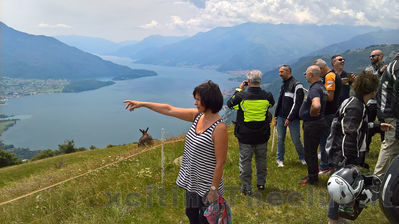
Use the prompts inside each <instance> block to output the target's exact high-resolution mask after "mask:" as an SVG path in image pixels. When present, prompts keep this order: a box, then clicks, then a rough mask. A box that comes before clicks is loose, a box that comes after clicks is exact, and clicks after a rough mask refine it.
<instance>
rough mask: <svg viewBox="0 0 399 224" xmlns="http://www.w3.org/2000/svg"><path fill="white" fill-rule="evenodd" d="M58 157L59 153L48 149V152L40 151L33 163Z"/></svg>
mask: <svg viewBox="0 0 399 224" xmlns="http://www.w3.org/2000/svg"><path fill="white" fill-rule="evenodd" d="M56 155H57V152H55V151H53V150H51V149H47V150H43V151H40V153H39V154H37V155H36V156H35V157H33V159H32V161H35V160H39V159H44V158H49V157H53V156H56Z"/></svg>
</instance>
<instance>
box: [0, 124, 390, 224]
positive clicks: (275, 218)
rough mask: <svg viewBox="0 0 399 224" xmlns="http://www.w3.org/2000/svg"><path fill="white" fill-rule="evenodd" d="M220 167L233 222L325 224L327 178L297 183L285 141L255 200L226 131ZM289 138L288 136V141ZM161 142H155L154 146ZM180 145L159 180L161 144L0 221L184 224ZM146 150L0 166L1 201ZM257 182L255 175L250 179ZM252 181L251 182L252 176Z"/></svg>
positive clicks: (368, 217) (26, 203)
mask: <svg viewBox="0 0 399 224" xmlns="http://www.w3.org/2000/svg"><path fill="white" fill-rule="evenodd" d="M229 133H230V134H229V153H228V158H227V163H226V167H225V172H224V180H225V184H226V186H227V187H226V195H225V196H226V198H227V200H228V201H229V203H230V204H231V207H232V211H233V217H234V223H327V218H326V213H327V202H328V196H327V190H326V182H327V179H328V178H327V177H322V178H321V183H320V184H319V185H317V186H306V187H301V186H298V184H297V183H298V181H299V178H300V177H301V176H303V175H305V174H306V167H305V166H302V165H301V164H300V163H299V161H298V160H297V156H296V153H295V150H294V148H293V145H292V143H291V141H290V140H289V139H287V140H288V141H287V142H286V161H285V164H286V166H285V167H284V168H277V165H276V163H275V154H276V152H275V150H274V152H271V151H270V146H271V141H269V152H268V153H269V154H268V177H267V184H266V190H265V191H264V192H257V191H255V192H254V196H253V197H245V196H243V195H241V194H240V193H239V191H238V190H239V186H240V181H239V178H238V145H237V140H236V139H235V137H234V135H233V134H232V128H230V129H229ZM288 137H289V136H287V138H288ZM378 138H379V136H378V137H377V136H376V137H375V138H374V140H375V141H374V143H373V145H372V147H371V148H372V152H371V153H370V156H369V158H368V162H369V164H370V165H372V168H374V164H375V162H376V159H377V156H378V150H379V144H380V143H379V140H378ZM157 144H158V143H157ZM183 147H184V142H183V139H182V138H181V139H180V141H177V142H172V143H169V144H166V145H165V183H164V184H163V185H162V184H161V168H160V164H161V162H160V147H155V148H154V149H152V150H149V151H147V152H144V153H142V154H139V155H137V156H135V157H131V158H129V159H127V160H124V161H122V162H119V163H116V164H114V165H112V166H109V167H106V168H104V169H101V170H99V171H95V172H93V173H90V174H88V175H85V176H82V177H79V178H77V179H74V180H71V181H69V182H66V183H63V184H61V185H58V186H56V187H54V188H51V189H48V190H45V191H42V192H39V193H36V194H33V195H31V196H28V197H26V198H23V199H20V200H17V201H14V202H12V203H9V204H6V205H2V206H0V223H22V222H23V223H181V222H182V223H188V220H187V218H186V216H185V214H184V198H183V196H184V191H183V190H181V189H179V188H178V187H176V184H175V180H176V177H177V174H178V171H179V167H178V166H176V165H174V164H173V160H174V159H175V158H176V157H178V156H180V155H181V154H182V152H183ZM140 150H143V149H142V148H137V145H136V144H134V145H133V144H132V145H125V146H117V147H114V148H107V149H98V150H94V151H86V152H79V153H75V154H70V155H63V156H59V157H54V158H48V159H44V160H40V161H36V162H31V163H27V164H22V165H18V166H13V167H7V168H3V169H0V202H2V201H6V200H9V199H11V198H14V197H17V196H19V195H22V194H24V193H28V192H30V191H33V190H36V189H38V188H40V187H45V186H48V185H50V184H52V183H55V182H57V181H60V180H63V179H66V178H68V177H70V176H73V175H77V174H80V173H82V172H84V171H86V170H89V169H94V168H96V167H99V166H101V165H104V164H107V163H108V162H111V161H115V160H118V159H120V158H122V157H125V156H127V155H129V154H132V153H135V152H138V151H140ZM253 179H255V178H253ZM253 181H254V182H253V185H254V186H256V183H255V180H253ZM355 223H387V220H386V218H385V217H384V215H383V213H382V212H381V210H380V209H379V207H378V204H374V205H371V206H370V207H369V208H367V209H365V210H363V212H362V214H361V215H360V217H359V218H358V220H356V222H355Z"/></svg>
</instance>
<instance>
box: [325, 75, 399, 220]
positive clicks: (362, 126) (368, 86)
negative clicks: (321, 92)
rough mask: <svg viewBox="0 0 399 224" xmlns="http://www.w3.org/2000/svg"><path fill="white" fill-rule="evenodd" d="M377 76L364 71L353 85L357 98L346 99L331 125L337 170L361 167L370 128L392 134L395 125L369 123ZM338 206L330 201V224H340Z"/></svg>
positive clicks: (329, 146)
mask: <svg viewBox="0 0 399 224" xmlns="http://www.w3.org/2000/svg"><path fill="white" fill-rule="evenodd" d="M378 81H379V80H378V77H377V76H374V75H373V74H372V73H371V72H367V71H366V72H365V71H363V72H361V73H360V74H359V76H358V77H357V78H356V80H355V83H354V84H353V85H354V86H353V87H354V90H355V93H356V95H355V96H353V97H350V98H348V99H346V100H345V101H344V102H343V103H342V105H341V106H340V108H339V110H338V113H337V114H338V117H335V118H334V120H333V122H332V127H331V133H330V135H329V136H328V140H327V144H326V150H327V152H328V159H329V162H330V163H331V164H333V165H334V166H335V167H337V168H341V167H343V166H346V165H360V163H361V162H362V161H361V158H360V157H359V154H360V149H361V146H362V144H363V143H364V139H365V136H366V132H367V130H368V129H378V130H383V131H389V130H391V129H392V128H393V126H392V125H390V124H387V123H381V124H380V122H377V121H375V122H368V116H367V110H366V103H367V102H368V100H369V99H371V98H374V97H375V95H376V93H377V87H378ZM338 207H339V205H338V204H337V203H336V202H334V201H333V200H332V199H330V202H329V206H328V217H329V218H330V222H329V223H331V224H333V223H339V222H338V220H339V216H338Z"/></svg>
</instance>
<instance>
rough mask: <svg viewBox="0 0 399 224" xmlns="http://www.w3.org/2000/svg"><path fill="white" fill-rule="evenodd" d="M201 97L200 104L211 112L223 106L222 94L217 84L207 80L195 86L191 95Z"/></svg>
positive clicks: (217, 110)
mask: <svg viewBox="0 0 399 224" xmlns="http://www.w3.org/2000/svg"><path fill="white" fill-rule="evenodd" d="M197 93H198V95H199V96H200V97H201V104H202V105H204V107H205V110H207V109H210V110H211V111H212V113H217V112H219V111H220V110H221V109H222V106H223V95H222V92H221V91H220V89H219V86H218V84H216V83H214V82H212V81H211V80H209V81H208V82H204V83H202V84H201V85H199V86H197V87H195V89H194V91H193V96H194V97H195V94H197Z"/></svg>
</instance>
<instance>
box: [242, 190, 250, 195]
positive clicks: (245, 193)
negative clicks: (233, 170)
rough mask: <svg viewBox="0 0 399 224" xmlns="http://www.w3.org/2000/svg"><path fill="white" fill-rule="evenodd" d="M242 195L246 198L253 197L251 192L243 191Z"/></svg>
mask: <svg viewBox="0 0 399 224" xmlns="http://www.w3.org/2000/svg"><path fill="white" fill-rule="evenodd" d="M241 193H242V194H243V195H245V196H251V195H252V191H251V190H241Z"/></svg>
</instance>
